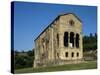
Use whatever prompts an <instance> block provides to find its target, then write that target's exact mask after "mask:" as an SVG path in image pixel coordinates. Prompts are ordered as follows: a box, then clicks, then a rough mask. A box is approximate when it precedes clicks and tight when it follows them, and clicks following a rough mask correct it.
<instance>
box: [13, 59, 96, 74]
mask: <svg viewBox="0 0 100 75" xmlns="http://www.w3.org/2000/svg"><path fill="white" fill-rule="evenodd" d="M96 68H97V62H94V61H88V62H87V63H80V64H66V65H60V66H54V67H44V68H34V69H33V68H32V67H31V68H24V69H18V70H15V73H34V72H52V71H65V70H83V69H96Z"/></svg>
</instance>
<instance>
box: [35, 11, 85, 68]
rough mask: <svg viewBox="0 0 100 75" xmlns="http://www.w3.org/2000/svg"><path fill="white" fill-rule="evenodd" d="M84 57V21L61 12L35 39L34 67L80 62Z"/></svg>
mask: <svg viewBox="0 0 100 75" xmlns="http://www.w3.org/2000/svg"><path fill="white" fill-rule="evenodd" d="M82 59H83V43H82V21H81V20H80V19H79V18H78V17H77V16H76V15H75V14H74V13H66V14H61V15H58V16H57V17H56V19H55V20H54V21H53V22H52V23H51V24H50V25H48V27H47V28H45V29H44V30H43V31H42V32H41V33H40V35H39V36H38V37H37V38H36V39H35V60H34V64H33V66H34V67H36V68H37V67H46V66H54V65H63V64H70V63H74V64H75V63H80V62H82Z"/></svg>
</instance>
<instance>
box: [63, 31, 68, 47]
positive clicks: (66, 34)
mask: <svg viewBox="0 0 100 75" xmlns="http://www.w3.org/2000/svg"><path fill="white" fill-rule="evenodd" d="M64 46H65V47H68V32H65V33H64Z"/></svg>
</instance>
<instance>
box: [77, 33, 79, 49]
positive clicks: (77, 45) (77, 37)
mask: <svg viewBox="0 0 100 75" xmlns="http://www.w3.org/2000/svg"><path fill="white" fill-rule="evenodd" d="M76 48H79V34H78V33H77V34H76Z"/></svg>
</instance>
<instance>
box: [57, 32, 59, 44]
mask: <svg viewBox="0 0 100 75" xmlns="http://www.w3.org/2000/svg"><path fill="white" fill-rule="evenodd" d="M57 45H58V46H59V34H57Z"/></svg>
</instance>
